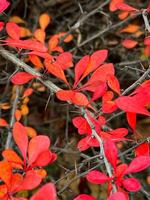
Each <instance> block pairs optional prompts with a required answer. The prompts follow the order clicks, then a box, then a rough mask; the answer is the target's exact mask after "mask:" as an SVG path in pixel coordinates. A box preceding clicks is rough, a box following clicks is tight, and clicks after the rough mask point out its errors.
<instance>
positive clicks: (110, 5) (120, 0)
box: [109, 0, 124, 12]
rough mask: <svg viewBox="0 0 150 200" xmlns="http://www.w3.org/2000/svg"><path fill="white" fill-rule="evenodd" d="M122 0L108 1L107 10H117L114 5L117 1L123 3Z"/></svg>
mask: <svg viewBox="0 0 150 200" xmlns="http://www.w3.org/2000/svg"><path fill="white" fill-rule="evenodd" d="M123 2H124V0H111V1H110V3H109V10H110V11H111V12H114V11H116V10H118V8H117V6H116V5H117V4H118V3H123Z"/></svg>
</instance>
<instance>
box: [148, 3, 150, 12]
mask: <svg viewBox="0 0 150 200" xmlns="http://www.w3.org/2000/svg"><path fill="white" fill-rule="evenodd" d="M147 12H148V13H150V3H149V4H148V6H147Z"/></svg>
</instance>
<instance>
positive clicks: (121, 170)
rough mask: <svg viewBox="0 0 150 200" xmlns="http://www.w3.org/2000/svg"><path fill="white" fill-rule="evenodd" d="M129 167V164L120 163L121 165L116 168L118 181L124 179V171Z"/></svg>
mask: <svg viewBox="0 0 150 200" xmlns="http://www.w3.org/2000/svg"><path fill="white" fill-rule="evenodd" d="M127 168H128V165H127V164H120V165H119V166H117V168H116V177H117V180H118V181H122V178H123V176H124V173H125V171H126V169H127Z"/></svg>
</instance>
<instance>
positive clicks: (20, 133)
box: [13, 122, 28, 160]
mask: <svg viewBox="0 0 150 200" xmlns="http://www.w3.org/2000/svg"><path fill="white" fill-rule="evenodd" d="M13 138H14V140H15V142H16V144H17V146H18V147H19V149H20V151H21V153H22V156H23V158H24V160H26V154H27V148H28V135H27V130H26V128H25V127H24V126H23V125H22V124H21V123H20V122H15V123H14V127H13Z"/></svg>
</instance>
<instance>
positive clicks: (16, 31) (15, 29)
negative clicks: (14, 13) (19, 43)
mask: <svg viewBox="0 0 150 200" xmlns="http://www.w3.org/2000/svg"><path fill="white" fill-rule="evenodd" d="M6 32H7V34H8V35H9V37H11V38H12V39H14V40H19V39H20V34H21V30H20V27H19V26H18V25H17V24H16V23H14V22H7V24H6Z"/></svg>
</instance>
